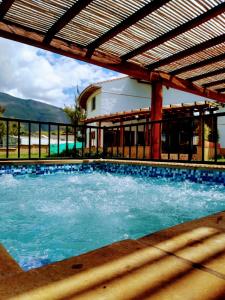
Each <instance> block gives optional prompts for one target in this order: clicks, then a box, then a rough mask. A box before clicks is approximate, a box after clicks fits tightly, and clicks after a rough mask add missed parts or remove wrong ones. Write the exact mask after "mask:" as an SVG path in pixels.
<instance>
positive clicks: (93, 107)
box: [91, 97, 96, 110]
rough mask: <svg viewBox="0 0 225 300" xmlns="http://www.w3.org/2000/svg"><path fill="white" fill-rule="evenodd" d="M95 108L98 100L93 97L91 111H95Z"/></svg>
mask: <svg viewBox="0 0 225 300" xmlns="http://www.w3.org/2000/svg"><path fill="white" fill-rule="evenodd" d="M95 107H96V98H95V97H93V98H92V101H91V110H95Z"/></svg>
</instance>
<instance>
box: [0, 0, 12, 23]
mask: <svg viewBox="0 0 225 300" xmlns="http://www.w3.org/2000/svg"><path fill="white" fill-rule="evenodd" d="M14 1H15V0H2V3H1V4H0V21H2V20H3V18H4V17H5V15H6V14H7V12H8V11H9V9H10V7H11V6H12V5H13V2H14Z"/></svg>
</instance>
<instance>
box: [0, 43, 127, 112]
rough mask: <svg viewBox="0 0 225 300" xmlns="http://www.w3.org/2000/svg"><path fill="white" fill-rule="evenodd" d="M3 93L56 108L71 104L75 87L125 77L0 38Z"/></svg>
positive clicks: (0, 89)
mask: <svg viewBox="0 0 225 300" xmlns="http://www.w3.org/2000/svg"><path fill="white" fill-rule="evenodd" d="M0 66H1V72H0V91H1V92H5V93H8V94H11V95H13V96H17V97H20V98H25V99H35V100H39V101H44V102H47V103H50V104H53V105H56V106H60V107H63V106H64V105H71V104H72V103H73V101H74V94H75V91H76V86H77V85H78V86H79V89H80V90H82V89H83V88H85V87H86V86H88V85H89V84H90V83H94V82H98V81H102V80H106V79H109V78H112V77H118V76H122V74H119V73H116V72H113V71H109V70H106V69H103V68H100V67H97V66H94V65H91V64H87V63H84V62H81V61H78V60H74V59H71V58H68V57H64V56H60V55H57V54H53V53H51V52H48V51H44V50H40V49H38V48H35V47H31V46H27V45H24V44H21V43H17V42H13V41H10V40H6V39H3V38H0Z"/></svg>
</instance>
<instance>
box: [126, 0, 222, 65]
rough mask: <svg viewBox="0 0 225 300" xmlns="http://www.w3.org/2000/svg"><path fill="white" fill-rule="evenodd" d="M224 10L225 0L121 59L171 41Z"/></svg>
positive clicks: (129, 57)
mask: <svg viewBox="0 0 225 300" xmlns="http://www.w3.org/2000/svg"><path fill="white" fill-rule="evenodd" d="M223 12H225V2H224V3H221V4H219V5H217V6H216V7H214V8H212V9H211V10H208V11H207V12H205V13H203V14H201V15H200V16H198V17H196V18H195V19H192V20H190V21H189V22H187V23H184V24H182V25H181V26H178V27H177V28H175V29H172V30H170V31H168V32H166V33H165V34H163V35H161V36H159V37H158V38H156V39H154V40H152V41H150V42H148V43H146V44H144V45H142V46H140V47H139V48H137V49H134V50H133V51H130V52H129V53H127V54H125V55H123V56H121V59H122V60H128V59H131V58H132V57H135V56H137V55H139V54H142V53H144V52H146V51H149V50H151V49H153V48H155V47H157V46H159V45H161V44H163V43H165V42H167V41H169V40H170V39H173V38H175V37H176V36H178V35H180V34H183V33H185V32H187V31H189V30H191V29H193V28H194V27H197V26H199V25H201V24H203V23H205V22H207V21H209V20H210V19H213V18H215V17H216V16H218V15H220V14H222V13H223Z"/></svg>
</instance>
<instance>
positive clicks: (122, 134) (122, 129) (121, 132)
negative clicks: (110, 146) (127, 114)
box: [120, 121, 124, 147]
mask: <svg viewBox="0 0 225 300" xmlns="http://www.w3.org/2000/svg"><path fill="white" fill-rule="evenodd" d="M120 126H121V127H120V147H123V141H124V127H122V126H123V121H121V122H120Z"/></svg>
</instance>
